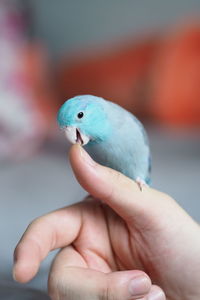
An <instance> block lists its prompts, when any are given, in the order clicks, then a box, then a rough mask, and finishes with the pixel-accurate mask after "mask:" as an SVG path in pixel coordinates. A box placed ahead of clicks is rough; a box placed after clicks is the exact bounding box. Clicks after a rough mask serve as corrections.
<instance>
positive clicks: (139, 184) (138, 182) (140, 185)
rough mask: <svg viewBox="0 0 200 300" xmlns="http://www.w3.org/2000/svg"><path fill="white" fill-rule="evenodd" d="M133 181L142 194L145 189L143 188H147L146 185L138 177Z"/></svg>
mask: <svg viewBox="0 0 200 300" xmlns="http://www.w3.org/2000/svg"><path fill="white" fill-rule="evenodd" d="M135 181H136V183H137V185H138V187H139V189H140V191H141V192H142V189H143V187H145V186H146V187H148V184H147V183H146V182H145V181H144V180H143V179H142V178H140V177H137V178H136V180H135Z"/></svg>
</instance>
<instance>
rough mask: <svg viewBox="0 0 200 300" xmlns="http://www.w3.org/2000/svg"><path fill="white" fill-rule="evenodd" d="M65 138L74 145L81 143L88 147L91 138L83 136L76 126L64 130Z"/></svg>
mask: <svg viewBox="0 0 200 300" xmlns="http://www.w3.org/2000/svg"><path fill="white" fill-rule="evenodd" d="M64 131H65V136H66V138H67V139H68V141H69V142H70V143H72V144H76V143H79V144H81V145H82V146H84V145H86V144H87V143H88V142H89V140H90V138H89V137H88V136H87V135H85V134H83V133H82V132H81V131H80V130H79V129H78V128H77V127H75V126H67V127H65V128H64Z"/></svg>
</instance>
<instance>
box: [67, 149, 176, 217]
mask: <svg viewBox="0 0 200 300" xmlns="http://www.w3.org/2000/svg"><path fill="white" fill-rule="evenodd" d="M69 158H70V162H71V166H72V169H73V171H74V173H75V176H76V178H77V180H78V181H79V183H80V184H81V186H82V187H83V188H84V189H85V190H86V191H87V192H88V193H90V194H91V195H92V196H94V197H96V198H99V199H101V200H102V201H104V202H105V203H106V204H108V205H109V206H110V207H111V208H112V209H113V210H115V211H116V212H117V214H118V215H120V216H121V217H122V218H124V219H126V220H129V219H130V218H131V219H132V218H133V217H134V220H135V221H137V218H138V219H141V217H142V216H144V217H145V219H146V221H148V220H147V219H148V216H149V217H150V219H151V220H152V215H153V216H155V214H157V216H160V214H161V213H163V209H165V205H166V202H167V201H165V200H164V201H161V200H163V199H162V198H168V199H170V197H168V196H167V195H164V194H162V193H160V192H158V191H156V190H153V189H151V188H149V187H144V188H143V190H142V191H141V190H140V189H139V187H138V185H137V184H136V183H135V182H134V181H133V180H131V179H130V178H128V177H126V176H124V175H123V174H121V173H119V172H117V171H115V170H113V169H110V168H107V167H104V166H101V165H99V164H97V163H96V162H95V161H94V160H92V158H91V157H90V156H89V155H88V153H87V152H86V151H85V150H84V149H83V148H82V147H81V146H80V145H78V144H75V145H73V146H72V147H71V149H70V153H69ZM160 199H161V200H160ZM168 202H169V201H168ZM174 202H175V201H174ZM173 205H174V204H173ZM143 219H144V218H143Z"/></svg>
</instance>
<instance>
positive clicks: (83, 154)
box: [80, 147, 95, 167]
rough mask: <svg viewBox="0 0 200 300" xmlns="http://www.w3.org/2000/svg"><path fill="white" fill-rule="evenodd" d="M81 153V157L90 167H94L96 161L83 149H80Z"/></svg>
mask: <svg viewBox="0 0 200 300" xmlns="http://www.w3.org/2000/svg"><path fill="white" fill-rule="evenodd" d="M80 153H81V157H82V158H83V159H84V161H85V162H86V163H87V164H88V165H90V166H92V167H94V166H95V161H94V160H93V159H92V158H91V157H90V156H89V154H88V153H87V152H86V151H85V150H84V149H83V148H82V147H80Z"/></svg>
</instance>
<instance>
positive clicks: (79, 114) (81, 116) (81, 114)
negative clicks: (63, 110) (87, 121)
mask: <svg viewBox="0 0 200 300" xmlns="http://www.w3.org/2000/svg"><path fill="white" fill-rule="evenodd" d="M83 116H84V113H83V112H82V111H80V112H79V113H78V114H77V117H78V118H79V119H82V118H83Z"/></svg>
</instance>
